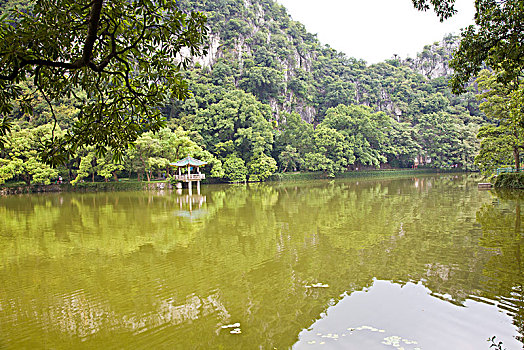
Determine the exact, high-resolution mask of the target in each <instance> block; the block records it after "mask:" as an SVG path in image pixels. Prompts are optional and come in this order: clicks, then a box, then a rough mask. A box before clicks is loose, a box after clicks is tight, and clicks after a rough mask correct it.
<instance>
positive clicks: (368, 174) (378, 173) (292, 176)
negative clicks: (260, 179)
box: [268, 169, 457, 181]
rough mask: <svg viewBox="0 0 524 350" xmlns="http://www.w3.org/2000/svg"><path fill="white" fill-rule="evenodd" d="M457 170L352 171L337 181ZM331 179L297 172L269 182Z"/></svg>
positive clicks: (310, 173)
mask: <svg viewBox="0 0 524 350" xmlns="http://www.w3.org/2000/svg"><path fill="white" fill-rule="evenodd" d="M456 172H457V171H456V170H453V171H448V170H437V169H387V170H365V171H350V172H347V173H342V174H337V175H336V176H335V179H346V178H359V177H372V178H384V177H400V176H413V175H421V174H435V173H456ZM321 179H330V177H328V176H327V174H326V173H323V172H297V173H278V174H274V175H272V176H271V177H269V178H268V181H307V180H321Z"/></svg>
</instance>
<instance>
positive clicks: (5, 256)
mask: <svg viewBox="0 0 524 350" xmlns="http://www.w3.org/2000/svg"><path fill="white" fill-rule="evenodd" d="M516 207H517V204H516V200H515V199H505V198H503V197H502V196H494V195H492V194H491V193H490V192H486V191H482V192H480V191H478V189H477V188H476V182H475V181H474V179H471V178H469V177H467V176H449V175H446V176H438V177H420V178H413V179H402V180H381V181H371V180H369V181H366V180H359V181H316V182H307V183H300V184H274V185H268V184H256V185H247V186H244V185H242V186H203V187H202V193H201V196H192V197H185V196H184V195H182V196H181V195H177V194H176V193H171V192H165V193H163V194H161V195H160V194H153V193H142V192H130V193H101V194H60V195H41V196H20V197H7V198H2V199H0V220H2V222H3V223H5V224H4V225H1V226H0V283H2V285H3V287H2V288H0V324H2V328H1V329H0V344H1V345H4V344H5V346H7V347H9V348H23V347H33V346H35V345H36V347H38V344H46V346H47V347H55V348H71V347H79V346H80V345H81V346H82V347H88V348H96V347H100V346H103V347H104V348H123V347H124V348H125V347H133V348H146V347H147V348H151V347H152V346H153V347H160V348H161V347H165V348H181V349H188V348H189V349H191V348H219V347H223V348H253V347H261V348H273V347H277V348H279V349H280V348H289V347H292V346H293V345H294V344H295V343H297V341H299V340H300V341H301V342H299V343H297V344H296V345H295V346H296V347H302V346H304V347H306V346H310V345H311V344H308V343H307V342H306V343H303V342H302V340H303V337H304V336H303V334H304V332H307V331H304V332H303V330H304V329H308V328H309V327H311V326H312V325H317V324H319V323H320V322H322V321H325V322H328V321H329V319H330V314H331V311H330V310H332V309H331V308H332V307H335V310H336V308H338V307H341V306H342V305H345V303H347V302H349V303H353V304H355V303H354V302H352V301H351V300H353V299H352V298H354V297H355V296H358V295H359V294H358V293H361V292H360V291H362V290H369V291H370V292H369V293H367V295H372V294H373V293H374V292H373V291H376V290H378V289H377V288H380V287H377V285H380V286H382V283H385V284H386V286H389V287H387V288H390V289H387V288H386V289H385V290H386V291H387V292H385V293H382V294H381V293H378V295H379V298H378V299H370V300H371V301H370V302H371V304H373V305H375V304H377V305H381V304H380V302H382V303H389V304H395V305H399V307H401V305H404V304H402V303H400V302H397V301H395V300H394V298H395V293H394V291H395V290H397V289H398V288H399V287H396V286H401V285H402V286H405V287H403V288H402V289H401V290H410V288H415V291H414V293H415V294H416V293H419V294H420V293H421V295H422V294H423V298H422V297H421V300H423V302H424V303H429V304H431V305H434V310H436V311H435V312H438V313H440V314H446V313H447V312H448V310H449V309H450V308H451V309H453V310H455V309H458V310H461V311H460V313H461V315H466V316H467V317H464V318H455V317H450V318H449V319H446V320H444V321H443V322H441V323H436V322H434V324H432V327H433V328H432V329H433V330H435V332H440V334H443V339H444V340H445V339H448V340H449V341H451V340H454V339H458V338H457V337H460V339H465V341H467V340H468V339H469V340H470V341H471V343H475V342H477V341H478V339H472V338H477V334H476V333H474V332H473V333H472V332H468V331H467V329H469V328H468V327H470V326H472V327H474V326H476V325H477V324H478V323H479V322H480V323H482V324H483V325H484V328H483V329H490V330H492V331H493V334H491V335H497V336H498V339H501V340H503V341H504V340H505V343H507V344H512V343H510V341H511V336H513V335H514V334H515V327H518V329H519V330H518V332H519V333H520V334H522V333H523V328H522V324H523V322H522V312H521V311H520V310H522V309H523V308H522V272H521V270H520V266H521V265H520V261H521V260H519V259H521V258H522V255H521V253H520V250H517V246H518V248H519V249H520V242H521V239H522V233H521V232H520V217H519V219H516V217H517V216H516V215H517V211H516ZM516 221H518V222H519V224H518V225H519V226H518V227H519V229H518V232H517V231H516V227H517V224H516ZM517 260H518V261H517ZM381 281H389V282H381ZM316 283H322V284H326V285H329V287H328V288H306V286H311V285H313V284H316ZM406 286H407V287H406ZM420 290H421V291H422V292H420ZM391 291H393V292H391ZM372 292H373V293H372ZM406 296H407V297H406ZM405 297H406V298H407V299H405V300H407V301H409V299H410V298H411V295H410V294H409V293H407V294H406V293H405ZM477 301H478V303H477ZM473 303H476V304H473ZM488 303H491V304H495V305H496V306H493V305H491V306H490V305H488ZM477 304H481V305H485V306H486V307H487V306H489V307H491V308H492V309H490V310H493V308H495V309H496V310H502V311H503V312H504V314H500V313H495V314H496V317H495V316H492V314H486V313H484V314H479V313H475V307H476V306H472V305H477ZM335 305H336V306H335ZM356 305H357V306H358V305H365V303H364V304H361V303H360V302H358V303H356ZM406 305H408V306H409V305H411V304H410V303H409V302H408V304H406ZM408 306H405V308H406V310H405V311H406V312H407V308H408ZM326 313H327V314H326ZM342 314H348V315H347V317H346V319H343V320H342V321H344V322H342V321H341V322H340V323H341V324H342V323H344V324H348V327H352V325H354V326H355V327H358V326H362V325H368V326H370V327H371V326H373V327H375V328H377V329H378V326H377V325H378V320H380V319H383V317H379V316H377V314H376V313H373V312H369V310H368V311H366V310H365V308H360V309H358V308H357V309H352V311H351V312H342ZM389 314H390V313H389V312H388V315H389ZM499 314H500V315H499ZM392 315H393V314H392V313H391V315H390V316H392ZM479 315H480V316H479ZM485 315H488V316H485ZM505 315H508V316H505ZM499 316H500V317H506V318H504V319H503V320H502V321H500V324H499V325H501V326H500V327H502V330H500V329H499V328H493V327H491V325H492V324H493V322H495V320H499V319H500V317H499ZM341 317H342V316H341ZM492 317H493V318H492ZM508 317H509V318H508ZM478 318H480V320H478ZM431 319H434V317H428V318H427V321H428V322H429V321H430V320H431ZM472 319H475V320H476V323H475V324H473V325H469V324H467V322H471V321H470V320H472ZM453 320H455V321H453ZM460 320H467V322H466V321H464V323H463V324H458V325H457V324H454V323H451V324H454V325H455V327H454V328H453V329H454V331H457V330H460V329H461V327H462V328H464V331H463V332H462V333H460V334H458V333H451V334H447V333H446V332H445V330H448V329H449V327H450V322H452V321H453V322H458V321H460ZM372 321H373V322H372ZM237 322H238V323H240V325H241V326H240V328H241V329H242V333H241V334H230V330H229V329H223V328H222V327H221V326H223V325H229V324H233V323H237ZM511 322H513V324H512V323H511ZM396 325H397V326H398V328H397V329H394V330H391V334H389V333H388V336H396V335H400V336H402V337H409V336H410V334H414V333H413V328H412V327H413V326H412V324H411V323H410V322H409V320H406V321H405V322H401V321H398V322H396ZM313 327H316V326H313ZM348 327H346V328H348ZM384 327H385V326H384ZM384 331H388V332H390V329H389V328H388V329H386V328H384ZM301 332H302V333H301ZM322 333H323V332H322ZM373 334H374V333H373ZM377 334H378V333H377ZM488 336H489V335H488ZM385 337H386V336H385V335H384V337H382V338H381V340H384V338H385ZM417 337H418V338H417V339H418V341H419V342H420V344H427V345H425V346H424V347H423V348H424V349H431V348H432V345H431V344H432V342H431V341H430V335H428V336H427V337H424V336H417ZM501 337H502V338H501ZM503 337H506V338H507V339H504V338H503ZM508 338H509V339H508ZM304 339H305V338H304ZM358 339H359V338H358V337H355V339H354V342H353V343H351V344H353V345H354V346H355V347H357V348H358V347H360V348H365V346H363V344H366V343H365V342H364V340H358ZM392 339H393V338H391V339H390V340H392ZM405 339H409V338H405ZM486 339H487V337H486ZM393 340H394V339H393ZM410 340H413V339H410ZM309 341H311V339H310V340H309ZM362 342H364V343H362ZM481 342H482V343H483V342H485V339H484V338H483V339H482V340H481ZM382 345H384V344H382ZM404 345H406V344H404ZM408 345H409V344H408ZM486 345H489V344H487V343H486ZM433 348H435V347H433ZM486 348H488V346H486Z"/></svg>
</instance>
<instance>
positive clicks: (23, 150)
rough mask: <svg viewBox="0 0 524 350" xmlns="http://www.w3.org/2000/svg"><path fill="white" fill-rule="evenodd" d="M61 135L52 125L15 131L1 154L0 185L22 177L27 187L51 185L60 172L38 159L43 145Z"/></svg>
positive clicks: (7, 140) (11, 133)
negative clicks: (36, 184) (37, 184)
mask: <svg viewBox="0 0 524 350" xmlns="http://www.w3.org/2000/svg"><path fill="white" fill-rule="evenodd" d="M53 132H55V133H57V134H59V133H60V132H61V130H59V129H58V130H54V128H53V126H52V125H50V124H47V125H42V126H39V127H37V128H35V129H22V130H13V131H12V132H10V133H9V134H8V135H7V137H6V139H5V144H4V148H3V149H2V151H1V152H0V154H1V155H2V157H1V158H0V184H2V183H5V181H7V180H9V179H12V178H14V177H17V176H20V177H21V178H22V179H23V180H24V181H25V183H26V184H27V185H30V184H31V183H42V184H46V185H47V184H50V183H51V181H53V180H55V179H56V178H57V177H58V171H57V170H56V169H53V168H51V167H50V166H49V165H47V164H45V163H43V162H42V161H41V160H40V159H39V158H38V150H39V149H40V145H41V143H44V142H45V141H46V140H47V139H49V138H51V137H52V133H53Z"/></svg>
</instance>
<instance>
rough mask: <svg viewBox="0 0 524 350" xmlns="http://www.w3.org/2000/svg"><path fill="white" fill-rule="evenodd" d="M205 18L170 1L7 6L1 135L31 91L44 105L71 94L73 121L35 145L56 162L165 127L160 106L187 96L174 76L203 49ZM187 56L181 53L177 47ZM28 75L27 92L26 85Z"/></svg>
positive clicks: (1, 29)
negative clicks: (16, 103) (74, 110)
mask: <svg viewBox="0 0 524 350" xmlns="http://www.w3.org/2000/svg"><path fill="white" fill-rule="evenodd" d="M205 23H206V18H205V16H204V15H202V14H201V13H199V12H191V13H184V12H182V11H181V10H180V8H179V7H178V5H177V4H176V2H175V1H174V0H158V1H147V0H136V1H126V0H112V1H106V2H104V1H103V0H92V1H73V0H53V1H51V0H36V1H35V2H34V4H33V6H28V7H27V8H24V9H20V8H18V7H16V6H15V7H13V8H12V9H11V10H9V11H5V12H4V14H3V15H2V20H1V21H0V62H1V64H0V113H1V116H2V119H1V122H0V137H2V136H5V135H6V133H7V132H8V131H9V129H10V126H11V124H12V122H11V120H10V119H9V115H10V114H11V113H12V111H13V108H14V101H15V100H18V101H19V102H20V105H21V107H22V111H28V110H30V109H31V103H30V101H31V99H32V97H33V96H34V95H35V94H36V93H38V94H40V95H41V96H42V97H43V98H44V99H45V100H46V101H47V103H48V104H49V105H50V106H51V114H52V117H53V119H54V121H55V122H56V118H57V117H56V114H55V111H54V110H53V107H52V101H56V100H58V99H60V98H64V97H68V98H69V97H71V96H73V97H74V98H75V105H76V106H77V107H78V109H79V112H78V115H77V116H76V119H75V122H74V123H73V126H72V127H71V128H70V129H68V130H67V132H66V133H65V134H64V135H63V136H61V137H59V135H58V134H53V136H52V137H51V138H50V139H49V140H48V142H47V143H46V144H45V145H43V147H42V149H41V151H42V154H43V157H44V159H46V160H47V161H49V162H57V161H64V160H65V159H66V158H67V156H68V154H70V153H71V152H73V151H74V150H76V149H77V148H79V147H80V146H85V145H92V146H94V147H95V149H96V151H97V152H98V153H103V152H104V150H105V149H106V148H108V147H110V148H112V150H113V152H115V155H116V156H118V155H120V154H121V152H122V150H123V149H124V148H125V147H127V145H128V144H129V143H130V142H132V141H134V140H136V138H137V137H138V136H139V135H140V134H141V133H142V132H144V131H148V130H153V131H154V130H159V129H160V128H161V127H162V126H163V122H162V120H163V118H162V115H161V111H160V107H161V106H162V105H163V104H164V103H165V101H166V100H167V99H168V98H174V99H183V98H185V97H187V96H188V94H189V91H188V88H187V84H186V83H185V81H184V80H183V79H182V76H181V74H180V69H181V67H183V66H185V65H186V64H187V63H188V60H189V58H190V56H192V55H198V54H201V53H202V52H203V47H204V43H205V42H206V35H207V28H206V25H205ZM184 48H185V49H186V50H187V53H188V55H187V54H186V55H185V56H184V55H181V51H182V50H183V49H184ZM27 79H31V80H32V82H33V89H31V90H29V91H24V90H22V89H21V87H20V84H21V83H22V82H24V81H25V80H27Z"/></svg>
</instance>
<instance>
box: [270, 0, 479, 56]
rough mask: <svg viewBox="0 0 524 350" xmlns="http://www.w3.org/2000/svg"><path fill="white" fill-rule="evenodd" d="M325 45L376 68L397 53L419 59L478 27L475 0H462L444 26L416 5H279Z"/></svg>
mask: <svg viewBox="0 0 524 350" xmlns="http://www.w3.org/2000/svg"><path fill="white" fill-rule="evenodd" d="M277 2H279V3H280V4H282V5H284V6H285V7H286V8H287V10H288V13H289V14H290V15H291V17H292V18H293V19H294V20H295V21H299V22H301V23H303V24H304V25H305V26H306V29H307V31H309V32H310V33H314V34H315V33H316V34H317V36H318V39H319V40H320V42H321V43H322V44H328V45H329V46H331V47H332V48H334V49H336V50H338V51H342V52H344V53H345V54H346V55H348V56H350V57H355V58H358V59H364V60H365V61H367V62H368V63H369V64H371V63H377V62H380V61H383V60H385V59H388V58H391V57H393V54H397V55H399V56H400V57H402V58H406V57H412V58H414V57H416V54H417V52H420V51H422V49H423V47H424V45H428V44H432V43H434V42H435V41H440V40H442V38H443V37H444V36H445V35H446V34H449V33H456V34H459V33H460V29H461V28H464V27H467V26H468V25H470V24H473V15H474V13H475V6H474V0H457V1H456V4H455V8H456V9H457V10H458V13H457V14H455V15H454V16H453V17H451V18H450V19H448V20H445V21H444V22H443V23H441V22H440V21H439V19H438V17H437V15H436V14H435V13H434V12H433V11H432V10H431V11H427V12H420V11H417V10H415V9H414V8H413V4H412V2H411V0H321V1H318V0H277Z"/></svg>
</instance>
